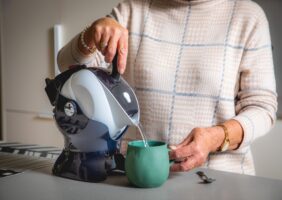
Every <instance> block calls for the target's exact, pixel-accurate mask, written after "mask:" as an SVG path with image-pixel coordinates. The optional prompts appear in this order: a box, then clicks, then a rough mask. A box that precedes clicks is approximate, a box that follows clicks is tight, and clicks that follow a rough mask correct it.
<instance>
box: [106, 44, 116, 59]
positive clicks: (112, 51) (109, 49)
mask: <svg viewBox="0 0 282 200" xmlns="http://www.w3.org/2000/svg"><path fill="white" fill-rule="evenodd" d="M115 53H116V52H115V49H114V47H112V46H110V47H108V52H107V55H108V56H109V57H113V56H114V55H115Z"/></svg>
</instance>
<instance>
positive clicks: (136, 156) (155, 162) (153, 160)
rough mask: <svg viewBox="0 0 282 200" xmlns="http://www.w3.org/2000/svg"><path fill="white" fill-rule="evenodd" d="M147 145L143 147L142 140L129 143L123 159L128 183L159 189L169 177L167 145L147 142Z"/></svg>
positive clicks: (159, 142)
mask: <svg viewBox="0 0 282 200" xmlns="http://www.w3.org/2000/svg"><path fill="white" fill-rule="evenodd" d="M148 145H149V147H145V146H144V143H143V141H142V140H138V141H131V142H129V143H128V148H127V154H126V159H125V172H126V176H127V178H128V180H129V182H130V183H131V184H133V185H135V186H137V187H141V188H152V187H159V186H161V185H162V184H163V183H164V182H165V181H166V180H167V178H168V176H169V166H170V162H169V156H168V151H169V150H168V148H167V144H166V143H165V142H161V141H148Z"/></svg>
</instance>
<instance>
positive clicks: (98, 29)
mask: <svg viewBox="0 0 282 200" xmlns="http://www.w3.org/2000/svg"><path fill="white" fill-rule="evenodd" d="M92 35H93V37H94V43H95V46H96V48H97V49H98V50H99V51H101V49H100V41H101V37H102V28H101V27H99V26H98V27H97V26H94V28H93V32H92Z"/></svg>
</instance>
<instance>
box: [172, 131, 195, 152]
mask: <svg viewBox="0 0 282 200" xmlns="http://www.w3.org/2000/svg"><path fill="white" fill-rule="evenodd" d="M192 139H193V138H192V136H191V135H190V134H189V135H188V136H187V137H186V138H185V139H184V140H183V141H182V142H181V143H179V144H178V145H170V146H169V148H170V149H171V150H176V149H179V148H182V147H184V146H186V145H188V144H189V143H190V142H191V141H192Z"/></svg>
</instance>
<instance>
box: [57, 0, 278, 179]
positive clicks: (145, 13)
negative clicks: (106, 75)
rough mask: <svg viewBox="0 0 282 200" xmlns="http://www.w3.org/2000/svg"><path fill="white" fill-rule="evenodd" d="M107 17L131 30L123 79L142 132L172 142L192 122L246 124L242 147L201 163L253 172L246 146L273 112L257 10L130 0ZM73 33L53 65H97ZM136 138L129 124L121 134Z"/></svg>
mask: <svg viewBox="0 0 282 200" xmlns="http://www.w3.org/2000/svg"><path fill="white" fill-rule="evenodd" d="M110 16H112V17H114V18H115V19H116V20H118V21H119V22H120V23H121V24H122V25H123V26H124V27H126V28H128V30H129V33H130V37H129V56H128V62H127V70H126V73H125V78H126V79H127V80H128V82H129V83H130V84H131V86H132V87H134V88H135V91H136V94H137V97H138V100H139V103H140V108H141V122H142V124H143V126H144V129H145V133H146V134H147V137H148V138H150V139H158V140H164V141H167V142H168V143H169V144H178V143H180V142H181V141H182V140H183V139H184V138H185V137H187V135H188V134H189V132H190V131H191V130H192V129H193V128H195V127H210V126H213V125H216V124H219V123H222V122H224V121H226V120H229V119H235V120H237V121H238V122H240V123H241V125H242V127H243V129H244V139H243V142H242V144H241V146H240V148H239V149H238V150H236V151H228V152H225V153H218V154H212V155H210V156H209V158H208V161H207V162H206V164H205V166H206V167H209V168H212V169H217V170H224V171H230V172H237V173H243V174H254V173H255V170H254V165H253V160H252V154H251V151H250V144H251V143H252V142H253V141H254V140H255V139H256V138H258V137H260V136H262V135H264V134H266V133H267V132H268V131H269V130H270V128H271V127H272V125H273V123H274V121H275V113H276V109H277V100H276V96H277V95H276V89H275V87H276V86H275V78H274V71H273V61H272V51H271V41H270V37H269V28H268V22H267V19H266V17H265V14H264V12H263V11H262V9H261V8H260V7H259V6H258V5H257V4H255V3H253V2H252V1H249V0H237V1H236V0H194V1H185V0H146V1H145V0H144V1H140V0H136V1H135V0H134V1H125V2H123V3H121V4H119V5H118V6H117V7H116V8H114V9H113V12H112V13H111V15H110ZM77 38H78V37H75V38H74V39H73V40H72V41H71V42H70V43H69V44H68V45H66V46H65V47H64V48H63V49H62V50H61V52H60V54H59V56H58V62H59V65H60V66H61V67H62V68H66V67H67V66H69V65H71V64H75V63H80V64H82V63H87V65H88V66H100V65H102V64H103V63H104V61H103V57H102V55H101V54H100V53H99V52H98V53H96V54H95V55H93V56H90V57H85V56H83V55H82V54H80V53H79V51H78V49H77ZM135 137H138V134H136V133H134V130H133V129H130V131H129V132H128V133H127V134H126V136H125V138H127V139H134V138H135Z"/></svg>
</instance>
